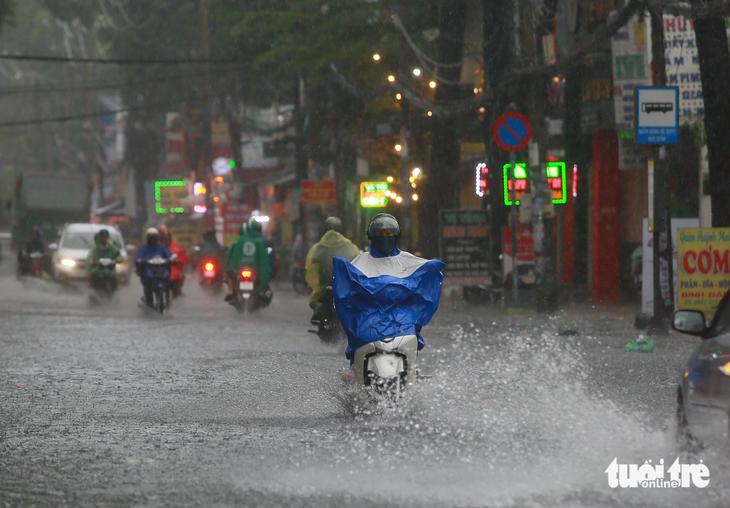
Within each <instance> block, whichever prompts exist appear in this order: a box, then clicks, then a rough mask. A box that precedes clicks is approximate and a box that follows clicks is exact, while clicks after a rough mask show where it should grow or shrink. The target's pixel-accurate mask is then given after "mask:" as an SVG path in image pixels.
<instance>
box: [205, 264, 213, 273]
mask: <svg viewBox="0 0 730 508" xmlns="http://www.w3.org/2000/svg"><path fill="white" fill-rule="evenodd" d="M214 268H215V265H214V264H213V263H205V269H206V270H208V271H209V272H212V271H213V269H214Z"/></svg>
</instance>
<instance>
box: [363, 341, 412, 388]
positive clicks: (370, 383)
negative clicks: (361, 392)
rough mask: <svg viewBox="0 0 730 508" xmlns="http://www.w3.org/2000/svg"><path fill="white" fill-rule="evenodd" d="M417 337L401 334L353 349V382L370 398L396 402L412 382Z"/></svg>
mask: <svg viewBox="0 0 730 508" xmlns="http://www.w3.org/2000/svg"><path fill="white" fill-rule="evenodd" d="M417 355H418V338H417V337H416V336H415V335H403V336H401V337H392V338H388V339H382V340H378V341H375V342H370V343H369V344H365V345H364V346H361V347H359V348H358V349H356V350H355V360H354V363H353V364H352V366H353V369H354V370H355V381H356V382H357V383H359V384H361V385H363V386H365V387H366V388H367V389H368V390H369V393H370V394H371V395H375V396H378V397H381V398H385V399H387V400H391V401H396V400H398V399H399V398H400V397H401V396H402V395H403V393H404V391H405V389H406V386H407V385H408V384H409V383H415V381H416V377H417V372H416V361H417Z"/></svg>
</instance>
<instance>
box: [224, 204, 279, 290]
mask: <svg viewBox="0 0 730 508" xmlns="http://www.w3.org/2000/svg"><path fill="white" fill-rule="evenodd" d="M240 233H241V236H240V237H239V239H238V240H237V241H236V243H234V244H233V245H232V246H231V248H230V249H229V250H228V257H227V258H226V281H227V282H228V290H229V293H228V294H227V295H226V298H225V300H226V301H227V302H230V301H231V300H233V298H234V292H235V287H234V286H235V284H236V274H237V273H238V271H239V270H240V269H241V268H243V267H244V266H249V267H251V268H253V269H254V270H255V271H256V274H257V282H256V287H254V290H253V294H254V295H257V296H260V297H261V298H263V300H262V303H264V304H268V303H269V302H270V301H271V290H269V277H270V274H271V267H270V265H269V255H268V253H267V250H266V244H265V243H264V239H263V237H262V236H261V223H260V222H259V221H257V220H256V219H254V218H251V219H249V220H248V222H247V223H246V224H243V225H242V226H241V230H240Z"/></svg>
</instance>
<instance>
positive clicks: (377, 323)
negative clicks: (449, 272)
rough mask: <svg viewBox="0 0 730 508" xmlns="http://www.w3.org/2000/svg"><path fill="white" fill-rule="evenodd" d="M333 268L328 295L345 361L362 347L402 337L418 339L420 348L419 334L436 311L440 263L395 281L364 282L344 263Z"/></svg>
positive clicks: (365, 279) (336, 261)
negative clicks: (343, 344)
mask: <svg viewBox="0 0 730 508" xmlns="http://www.w3.org/2000/svg"><path fill="white" fill-rule="evenodd" d="M333 262H334V270H333V271H332V292H333V294H334V300H335V307H336V308H337V315H338V316H339V318H340V323H341V324H342V328H343V329H344V330H345V333H346V334H347V342H348V345H347V350H346V353H345V354H346V356H347V358H348V359H350V360H351V359H352V358H353V357H354V353H355V350H356V349H357V348H359V347H361V346H364V345H365V344H369V343H371V342H375V341H376V340H381V339H387V338H390V337H399V336H401V335H416V336H418V349H419V350H420V349H422V348H423V346H424V345H425V343H424V341H423V338H422V337H421V328H422V327H423V326H425V325H426V324H428V322H429V321H430V320H431V318H432V317H433V315H434V313H435V312H436V309H438V306H439V300H440V298H441V282H442V281H443V279H444V276H443V274H442V273H441V270H442V269H443V267H444V266H445V265H444V263H442V262H441V261H438V260H432V261H427V262H425V263H424V264H423V265H421V266H420V267H419V268H418V269H416V270H415V271H414V272H413V273H412V274H411V275H410V276H408V277H403V278H398V277H394V276H392V275H378V276H376V277H368V276H366V275H365V274H363V273H362V272H361V271H360V270H358V269H357V268H355V267H354V266H353V265H352V264H351V263H349V262H347V261H345V259H343V258H334V259H333Z"/></svg>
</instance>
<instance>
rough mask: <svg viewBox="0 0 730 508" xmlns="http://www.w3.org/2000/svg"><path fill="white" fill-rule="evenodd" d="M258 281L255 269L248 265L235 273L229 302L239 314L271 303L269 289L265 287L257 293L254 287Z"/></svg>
mask: <svg viewBox="0 0 730 508" xmlns="http://www.w3.org/2000/svg"><path fill="white" fill-rule="evenodd" d="M257 282H258V274H257V273H256V270H254V269H253V268H250V267H243V268H241V269H240V270H239V271H238V273H237V274H236V282H235V291H234V292H233V299H232V300H231V301H230V302H229V303H230V304H231V305H233V306H234V307H235V308H236V310H237V311H238V312H239V313H240V314H244V313H246V312H253V311H255V310H258V309H260V308H261V307H266V306H267V305H269V303H271V296H272V294H271V290H270V289H269V288H268V287H267V288H266V289H264V290H263V291H261V292H260V293H258V294H254V288H255V287H256V284H257Z"/></svg>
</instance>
